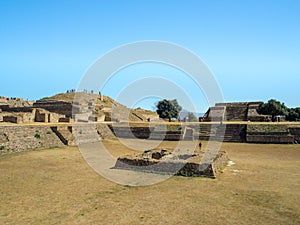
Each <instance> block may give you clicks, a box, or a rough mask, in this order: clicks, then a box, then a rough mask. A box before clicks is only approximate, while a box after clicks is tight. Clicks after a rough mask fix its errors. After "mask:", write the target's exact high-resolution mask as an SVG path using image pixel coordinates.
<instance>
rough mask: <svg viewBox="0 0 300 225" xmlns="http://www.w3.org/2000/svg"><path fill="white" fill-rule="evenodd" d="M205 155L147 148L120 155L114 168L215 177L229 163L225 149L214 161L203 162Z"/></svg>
mask: <svg viewBox="0 0 300 225" xmlns="http://www.w3.org/2000/svg"><path fill="white" fill-rule="evenodd" d="M203 155H204V152H198V153H196V152H194V153H190V154H188V153H187V154H186V153H183V154H180V153H176V152H174V151H172V150H169V149H161V150H159V149H154V150H147V151H144V153H142V154H136V155H126V156H122V157H119V158H118V160H117V162H116V164H115V167H114V168H115V169H128V170H135V171H142V172H151V173H153V172H155V173H162V174H177V175H181V176H203V177H211V178H215V177H216V176H217V174H219V173H220V172H221V170H222V168H224V167H225V166H226V165H227V161H228V157H227V154H226V152H224V151H220V152H219V153H218V154H217V155H216V156H215V158H214V160H213V162H201V159H202V157H203Z"/></svg>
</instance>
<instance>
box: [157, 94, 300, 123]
mask: <svg viewBox="0 0 300 225" xmlns="http://www.w3.org/2000/svg"><path fill="white" fill-rule="evenodd" d="M156 107H157V110H156V112H157V114H158V115H159V117H160V118H163V119H168V120H169V121H171V120H172V119H173V118H175V119H177V118H178V116H179V113H180V111H181V110H182V107H181V106H180V105H179V104H178V102H177V100H176V99H173V100H167V99H164V100H161V101H159V102H158V103H157V105H156ZM257 112H258V113H259V114H262V115H270V116H271V117H272V121H273V122H274V121H276V117H277V116H284V117H285V120H286V121H300V107H296V108H288V107H287V106H285V104H284V103H281V102H280V101H277V100H275V99H271V100H269V101H268V102H266V103H261V104H260V105H259V106H258V108H257ZM188 117H189V120H192V121H197V118H196V117H195V115H194V114H192V113H189V114H188ZM192 121H190V122H192Z"/></svg>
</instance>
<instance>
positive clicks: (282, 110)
mask: <svg viewBox="0 0 300 225" xmlns="http://www.w3.org/2000/svg"><path fill="white" fill-rule="evenodd" d="M257 112H258V113H260V114H263V115H271V116H272V121H273V122H274V121H275V120H276V116H285V115H287V113H288V108H287V107H286V106H285V105H284V103H281V102H280V101H277V100H275V99H271V100H269V101H268V102H267V103H262V104H260V105H259V106H258V108H257Z"/></svg>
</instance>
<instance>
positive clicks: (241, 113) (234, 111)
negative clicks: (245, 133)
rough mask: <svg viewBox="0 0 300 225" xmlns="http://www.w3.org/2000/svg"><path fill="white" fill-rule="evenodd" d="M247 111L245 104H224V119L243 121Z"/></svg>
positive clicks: (245, 118)
mask: <svg viewBox="0 0 300 225" xmlns="http://www.w3.org/2000/svg"><path fill="white" fill-rule="evenodd" d="M247 112H248V108H247V105H237V106H226V113H225V121H245V120H247Z"/></svg>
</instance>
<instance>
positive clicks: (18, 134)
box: [0, 126, 64, 154]
mask: <svg viewBox="0 0 300 225" xmlns="http://www.w3.org/2000/svg"><path fill="white" fill-rule="evenodd" d="M62 146H64V144H63V143H62V142H61V141H60V139H59V138H58V137H57V135H56V134H55V133H53V132H52V130H51V128H50V126H1V130H0V149H1V150H0V154H3V153H8V152H19V151H24V150H27V149H36V148H52V147H62Z"/></svg>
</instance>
